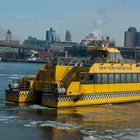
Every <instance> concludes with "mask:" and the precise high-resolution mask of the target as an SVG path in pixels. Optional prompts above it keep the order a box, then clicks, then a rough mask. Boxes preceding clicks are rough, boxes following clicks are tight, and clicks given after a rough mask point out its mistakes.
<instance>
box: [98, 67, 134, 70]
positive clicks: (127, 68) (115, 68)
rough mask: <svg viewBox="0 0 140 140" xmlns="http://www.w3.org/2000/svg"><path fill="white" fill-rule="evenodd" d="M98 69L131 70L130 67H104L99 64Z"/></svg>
mask: <svg viewBox="0 0 140 140" xmlns="http://www.w3.org/2000/svg"><path fill="white" fill-rule="evenodd" d="M99 69H100V70H133V68H132V67H113V66H111V67H106V66H100V67H99Z"/></svg>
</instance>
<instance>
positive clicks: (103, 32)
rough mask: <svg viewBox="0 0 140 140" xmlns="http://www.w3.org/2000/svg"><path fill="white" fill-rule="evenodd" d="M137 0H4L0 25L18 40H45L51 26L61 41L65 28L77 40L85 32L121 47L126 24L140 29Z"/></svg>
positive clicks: (126, 27) (1, 6) (80, 38)
mask: <svg viewBox="0 0 140 140" xmlns="http://www.w3.org/2000/svg"><path fill="white" fill-rule="evenodd" d="M139 5H140V1H138V0H133V1H132V0H108V1H104V0H71V1H66V0H59V1H58V0H36V1H34V0H24V1H19V0H12V2H11V1H10V0H5V1H3V2H1V5H0V9H1V10H0V11H1V12H0V18H1V25H0V26H2V27H4V28H6V29H10V30H11V31H12V32H13V33H14V34H16V35H17V36H18V37H19V38H20V39H21V40H24V39H25V38H27V37H28V36H35V37H37V38H39V39H45V32H46V31H47V30H48V29H50V27H53V28H54V29H55V30H56V32H57V33H58V34H60V36H61V39H62V40H64V38H65V32H66V30H69V31H70V32H71V34H72V36H73V41H76V42H79V41H80V40H82V39H83V38H84V37H85V36H86V35H88V34H89V33H95V34H98V35H99V36H100V37H101V36H110V37H111V38H113V39H115V41H116V44H117V45H119V46H123V42H124V31H126V30H127V29H128V27H129V26H134V27H136V28H137V29H138V31H139V30H140V25H139V22H140V18H139V15H138V13H139Z"/></svg>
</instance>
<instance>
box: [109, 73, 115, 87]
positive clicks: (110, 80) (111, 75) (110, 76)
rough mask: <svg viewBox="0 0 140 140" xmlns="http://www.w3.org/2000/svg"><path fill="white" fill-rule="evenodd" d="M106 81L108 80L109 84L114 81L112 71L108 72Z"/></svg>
mask: <svg viewBox="0 0 140 140" xmlns="http://www.w3.org/2000/svg"><path fill="white" fill-rule="evenodd" d="M108 82H109V83H110V84H111V83H114V74H112V73H110V74H109V78H108Z"/></svg>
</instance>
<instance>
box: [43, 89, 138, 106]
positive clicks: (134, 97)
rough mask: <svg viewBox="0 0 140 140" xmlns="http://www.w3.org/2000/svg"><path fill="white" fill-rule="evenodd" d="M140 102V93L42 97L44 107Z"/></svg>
mask: <svg viewBox="0 0 140 140" xmlns="http://www.w3.org/2000/svg"><path fill="white" fill-rule="evenodd" d="M133 101H140V91H139V92H137V91H133V92H119V93H95V94H82V95H75V96H68V95H59V96H55V95H49V94H48V95H42V105H43V106H49V107H71V106H82V105H94V104H110V103H124V102H133Z"/></svg>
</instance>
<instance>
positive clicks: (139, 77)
mask: <svg viewBox="0 0 140 140" xmlns="http://www.w3.org/2000/svg"><path fill="white" fill-rule="evenodd" d="M138 82H140V73H138Z"/></svg>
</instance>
